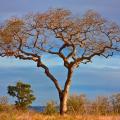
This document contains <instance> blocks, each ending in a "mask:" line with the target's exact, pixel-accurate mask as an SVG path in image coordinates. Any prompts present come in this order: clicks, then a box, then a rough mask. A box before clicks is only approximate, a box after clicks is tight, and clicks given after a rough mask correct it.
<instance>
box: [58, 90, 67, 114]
mask: <svg viewBox="0 0 120 120" xmlns="http://www.w3.org/2000/svg"><path fill="white" fill-rule="evenodd" d="M59 99H60V115H64V114H65V113H66V112H67V99H68V92H66V93H64V92H62V93H61V94H59Z"/></svg>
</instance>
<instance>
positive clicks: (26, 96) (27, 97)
mask: <svg viewBox="0 0 120 120" xmlns="http://www.w3.org/2000/svg"><path fill="white" fill-rule="evenodd" d="M32 93H33V91H32V90H31V86H30V85H29V84H25V83H22V82H20V81H19V82H17V83H16V85H15V86H8V94H9V95H10V96H12V97H16V98H17V100H16V101H15V105H16V106H17V107H18V108H27V107H28V106H29V105H30V104H31V103H32V101H33V100H35V96H34V95H33V94H32Z"/></svg>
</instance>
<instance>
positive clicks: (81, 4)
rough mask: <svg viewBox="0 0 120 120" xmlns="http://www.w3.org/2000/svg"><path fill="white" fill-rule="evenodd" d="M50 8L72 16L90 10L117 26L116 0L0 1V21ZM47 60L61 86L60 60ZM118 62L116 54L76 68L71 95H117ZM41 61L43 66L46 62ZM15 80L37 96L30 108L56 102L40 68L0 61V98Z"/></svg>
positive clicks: (118, 4)
mask: <svg viewBox="0 0 120 120" xmlns="http://www.w3.org/2000/svg"><path fill="white" fill-rule="evenodd" d="M50 8H65V9H69V10H71V11H72V12H73V14H75V15H82V14H84V13H85V11H87V10H89V9H93V10H95V11H97V12H99V13H100V14H101V15H102V16H104V17H105V18H106V19H109V20H112V21H115V22H117V23H118V24H119V25H120V13H119V11H120V0H100V1H99V0H44V1H43V0H0V21H1V22H2V21H3V20H5V19H7V18H9V17H11V16H24V15H25V14H27V13H31V12H44V11H47V10H48V9H50ZM48 58H49V62H50V64H48V65H49V67H50V70H51V71H52V72H53V73H54V74H55V76H56V77H57V78H59V82H60V84H61V85H63V81H64V78H65V77H66V71H65V70H64V69H63V67H62V62H61V60H59V59H56V57H51V56H48ZM119 59H120V57H119V56H117V55H116V56H114V57H112V58H110V59H103V58H101V57H100V58H99V57H96V58H95V59H94V60H93V63H90V64H88V65H80V68H79V69H78V70H76V71H75V73H74V76H73V82H72V86H71V90H70V92H71V94H72V93H75V92H76V93H78V94H80V93H85V94H87V96H88V97H90V98H94V97H95V96H97V95H110V94H112V93H116V92H120V62H119ZM56 60H57V61H56ZM44 62H46V63H47V62H48V60H47V61H44ZM61 71H62V72H61ZM61 76H62V77H61ZM18 80H23V81H24V82H28V83H31V84H32V88H33V90H34V92H35V95H36V96H37V100H36V101H35V102H34V103H33V105H39V104H41V105H42V104H45V102H46V101H47V100H50V99H54V100H56V101H58V96H57V92H56V90H55V89H54V85H53V84H52V82H51V81H49V79H48V78H46V76H45V75H44V72H43V71H42V70H41V69H38V68H36V64H35V63H33V62H30V61H23V60H15V59H14V58H0V91H1V92H0V96H2V95H6V92H7V90H6V87H7V85H9V84H15V82H16V81H18ZM10 101H11V98H10Z"/></svg>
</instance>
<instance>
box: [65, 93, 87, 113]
mask: <svg viewBox="0 0 120 120" xmlns="http://www.w3.org/2000/svg"><path fill="white" fill-rule="evenodd" d="M85 104H86V96H85V95H80V96H78V95H72V96H70V97H69V99H68V102H67V106H68V112H69V113H74V114H78V113H80V114H83V113H85Z"/></svg>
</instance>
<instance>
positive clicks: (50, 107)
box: [44, 101, 57, 115]
mask: <svg viewBox="0 0 120 120" xmlns="http://www.w3.org/2000/svg"><path fill="white" fill-rule="evenodd" d="M44 113H45V114H47V115H52V114H55V113H57V108H56V103H55V102H54V101H50V102H48V103H47V105H46V107H45V111H44Z"/></svg>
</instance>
